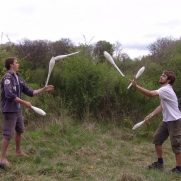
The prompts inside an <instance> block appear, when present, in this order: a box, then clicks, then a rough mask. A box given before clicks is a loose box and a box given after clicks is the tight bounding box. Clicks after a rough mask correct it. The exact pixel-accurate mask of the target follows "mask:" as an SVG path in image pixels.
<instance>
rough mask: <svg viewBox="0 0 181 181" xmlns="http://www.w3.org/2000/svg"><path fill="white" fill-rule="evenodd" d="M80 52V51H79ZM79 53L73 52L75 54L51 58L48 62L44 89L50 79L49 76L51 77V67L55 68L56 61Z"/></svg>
mask: <svg viewBox="0 0 181 181" xmlns="http://www.w3.org/2000/svg"><path fill="white" fill-rule="evenodd" d="M79 52H80V51H79ZM79 52H75V53H71V54H68V55H59V56H56V57H52V58H51V60H50V62H49V70H48V76H47V80H46V84H45V87H46V86H47V85H48V81H49V78H50V75H51V72H52V70H53V67H54V66H55V61H57V60H60V59H63V58H65V57H68V56H71V55H74V54H77V53H79Z"/></svg>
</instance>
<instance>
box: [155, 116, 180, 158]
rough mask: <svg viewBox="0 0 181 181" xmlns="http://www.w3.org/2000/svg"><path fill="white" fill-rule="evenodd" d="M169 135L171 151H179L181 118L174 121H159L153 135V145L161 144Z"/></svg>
mask: <svg viewBox="0 0 181 181" xmlns="http://www.w3.org/2000/svg"><path fill="white" fill-rule="evenodd" d="M168 136H169V137H170V143H171V147H172V151H173V153H175V154H176V153H180V152H181V119H179V120H176V121H169V122H163V121H162V122H161V123H160V125H159V127H158V129H157V130H156V133H155V134H154V137H153V143H154V144H155V145H162V144H163V142H164V141H165V140H166V139H167V138H168Z"/></svg>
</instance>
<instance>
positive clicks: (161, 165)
mask: <svg viewBox="0 0 181 181" xmlns="http://www.w3.org/2000/svg"><path fill="white" fill-rule="evenodd" d="M148 167H149V168H153V169H156V168H164V164H163V163H159V162H154V163H152V164H150V165H148Z"/></svg>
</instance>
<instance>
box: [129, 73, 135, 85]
mask: <svg viewBox="0 0 181 181" xmlns="http://www.w3.org/2000/svg"><path fill="white" fill-rule="evenodd" d="M129 81H130V82H131V83H132V85H133V86H134V87H136V85H137V82H136V76H135V75H134V78H133V80H131V79H129Z"/></svg>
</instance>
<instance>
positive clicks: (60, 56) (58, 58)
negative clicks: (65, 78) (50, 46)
mask: <svg viewBox="0 0 181 181" xmlns="http://www.w3.org/2000/svg"><path fill="white" fill-rule="evenodd" d="M79 52H80V51H79ZM79 52H75V53H70V54H68V55H59V56H56V57H55V61H57V60H60V59H63V58H66V57H68V56H71V55H75V54H77V53H79Z"/></svg>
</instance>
